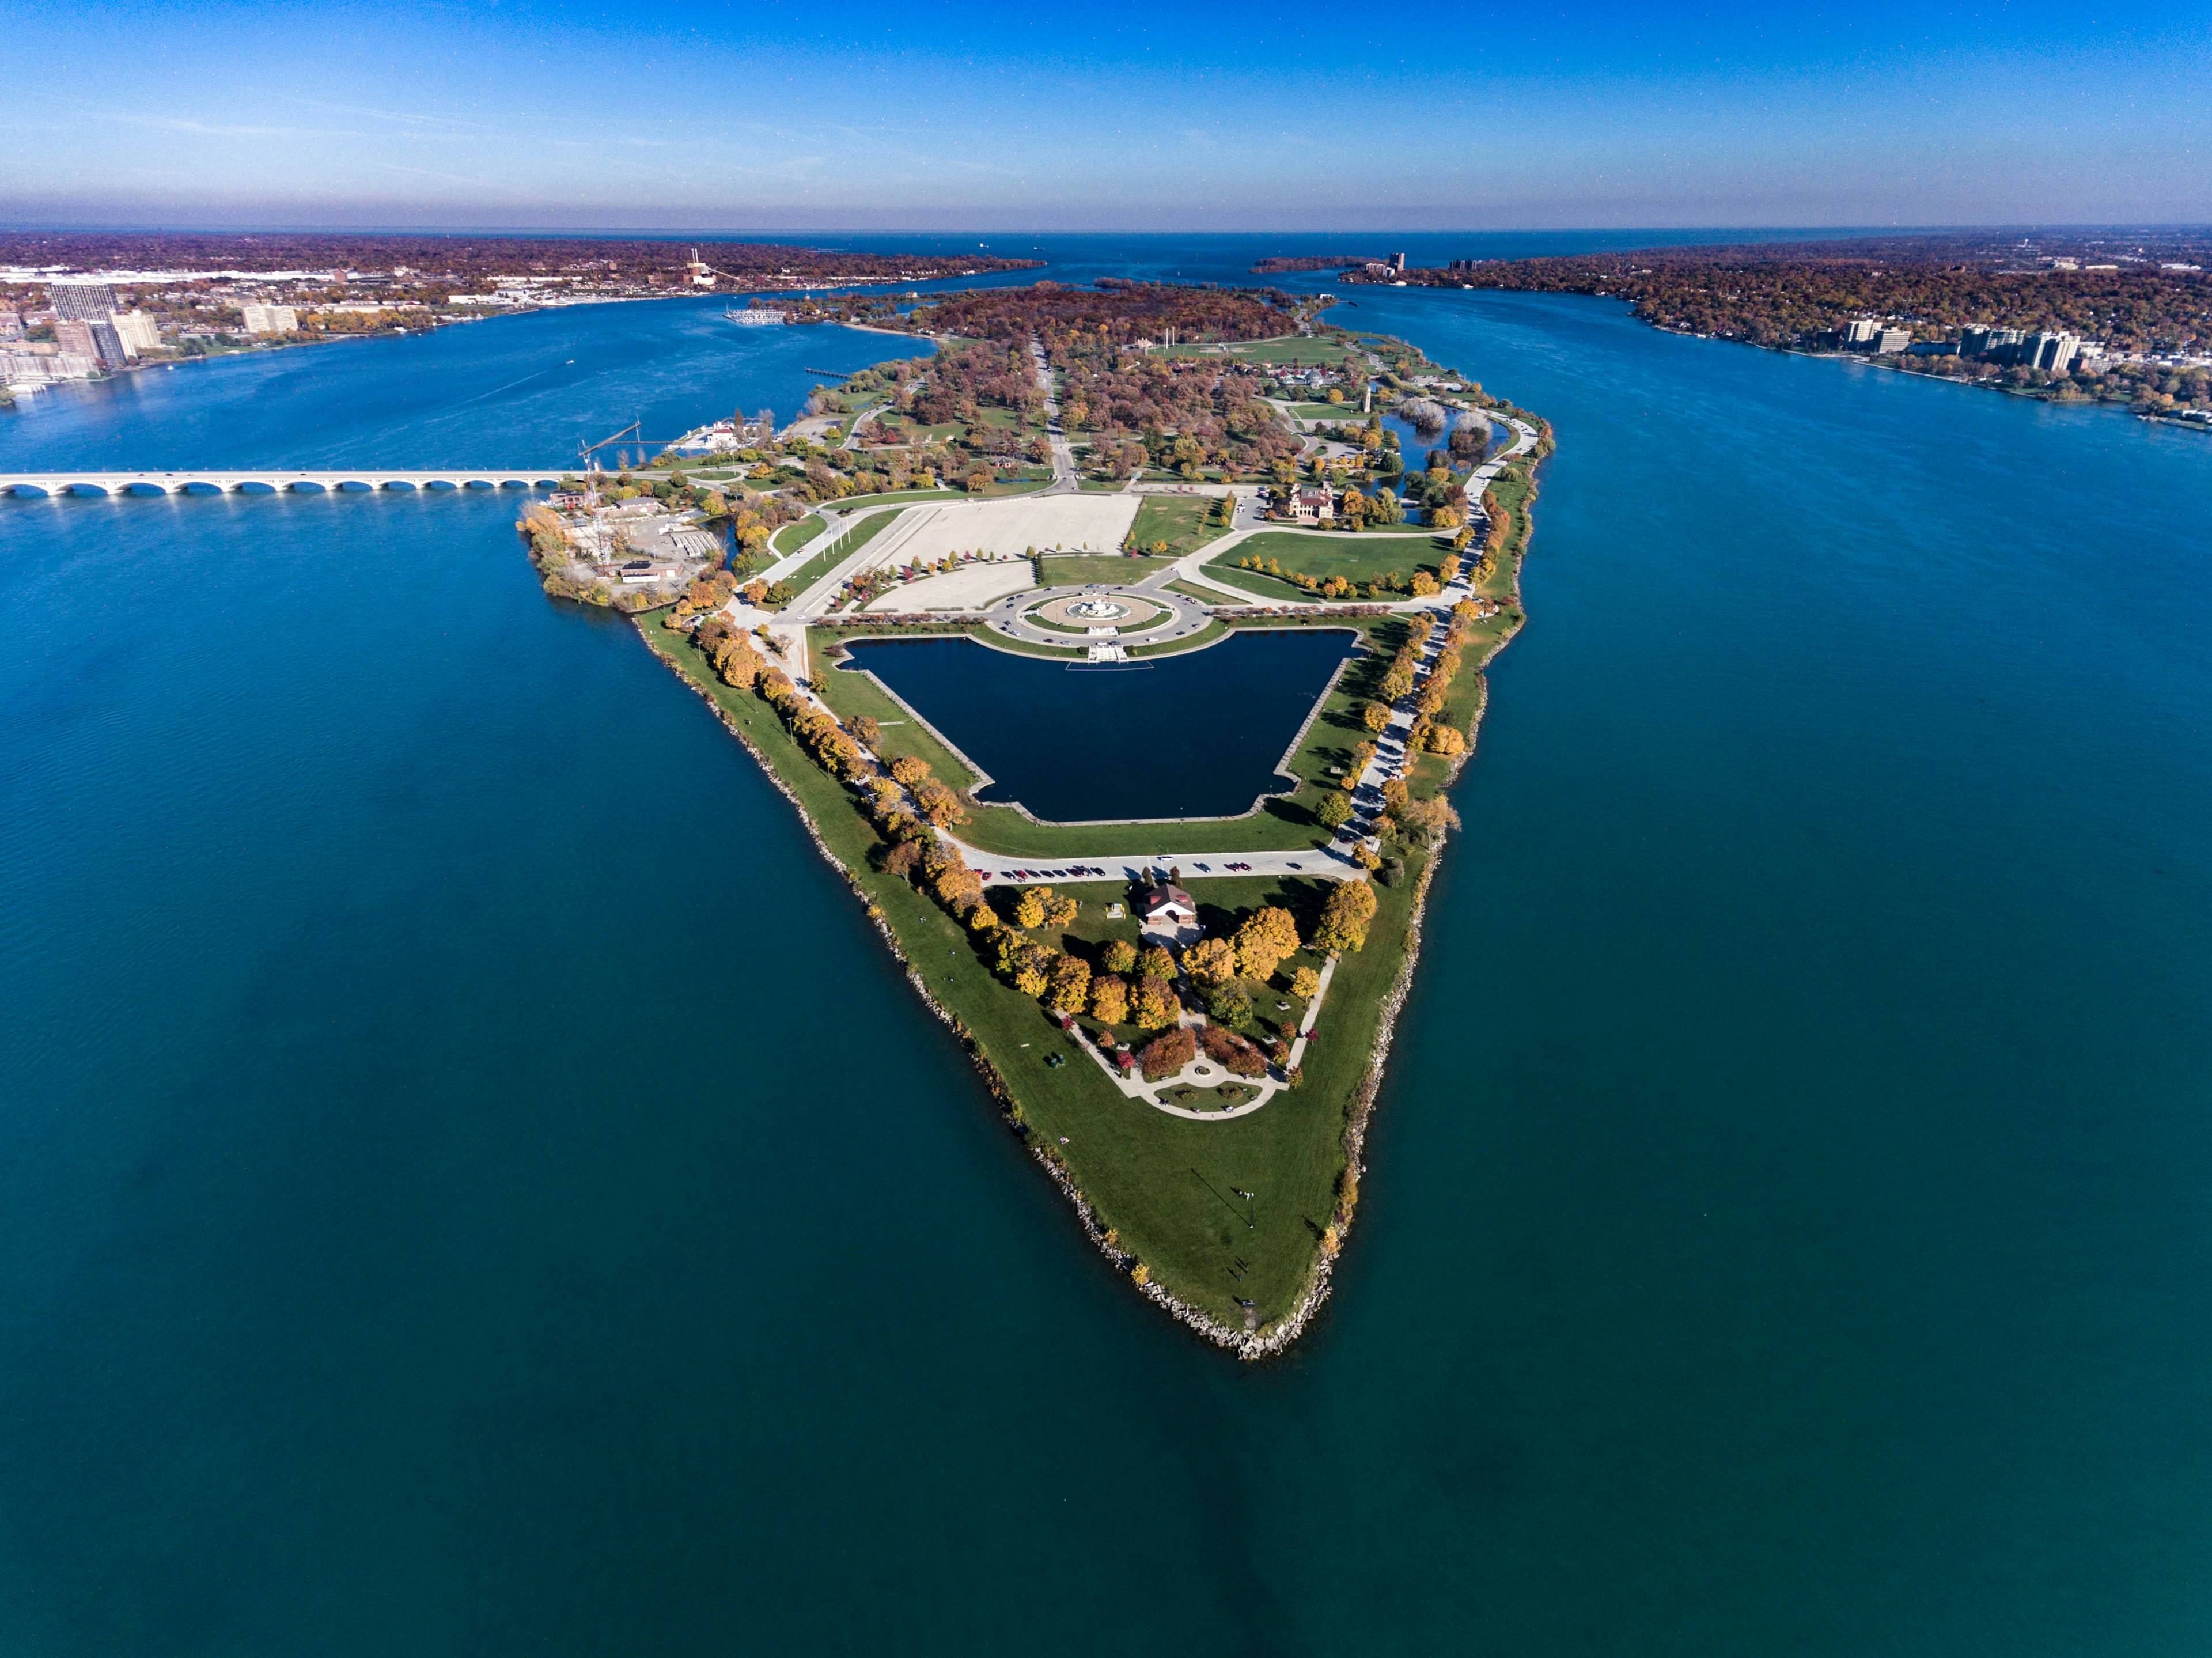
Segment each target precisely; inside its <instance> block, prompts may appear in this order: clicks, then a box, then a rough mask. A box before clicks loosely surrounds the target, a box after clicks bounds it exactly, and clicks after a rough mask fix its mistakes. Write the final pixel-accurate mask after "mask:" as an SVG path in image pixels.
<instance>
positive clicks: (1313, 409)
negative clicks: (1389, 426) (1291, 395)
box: [1291, 403, 1367, 426]
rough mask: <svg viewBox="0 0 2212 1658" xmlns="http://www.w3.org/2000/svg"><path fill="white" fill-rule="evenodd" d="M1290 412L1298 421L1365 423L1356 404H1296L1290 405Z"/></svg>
mask: <svg viewBox="0 0 2212 1658" xmlns="http://www.w3.org/2000/svg"><path fill="white" fill-rule="evenodd" d="M1291 413H1292V414H1293V415H1296V416H1297V417H1298V418H1299V419H1300V420H1328V421H1346V420H1348V421H1351V422H1353V423H1354V424H1356V425H1362V426H1364V425H1365V424H1366V422H1367V416H1364V415H1363V414H1361V413H1360V412H1359V405H1358V404H1356V403H1297V404H1291Z"/></svg>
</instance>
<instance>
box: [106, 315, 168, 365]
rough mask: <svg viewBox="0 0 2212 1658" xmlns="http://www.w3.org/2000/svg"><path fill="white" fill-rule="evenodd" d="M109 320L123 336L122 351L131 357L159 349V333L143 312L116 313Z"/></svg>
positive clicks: (151, 320) (152, 321)
mask: <svg viewBox="0 0 2212 1658" xmlns="http://www.w3.org/2000/svg"><path fill="white" fill-rule="evenodd" d="M110 320H111V321H112V322H113V323H114V325H115V331H116V332H117V333H118V334H120V335H122V336H123V349H125V351H128V352H129V353H130V354H131V355H132V356H134V357H135V356H137V355H140V354H141V353H142V352H146V351H158V350H160V349H161V330H160V329H159V328H157V327H155V325H154V319H152V318H151V317H149V316H148V315H147V314H146V313H144V312H143V311H118V313H116V314H115V315H114V316H113V317H112V318H111V319H110Z"/></svg>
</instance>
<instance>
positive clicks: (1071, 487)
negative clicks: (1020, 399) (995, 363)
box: [1030, 340, 1083, 495]
mask: <svg viewBox="0 0 2212 1658" xmlns="http://www.w3.org/2000/svg"><path fill="white" fill-rule="evenodd" d="M1030 361H1032V362H1033V363H1035V364H1036V377H1037V384H1038V385H1039V386H1042V387H1043V388H1044V431H1045V440H1046V441H1047V442H1048V443H1049V444H1050V445H1051V446H1052V482H1051V483H1048V484H1047V485H1045V487H1044V488H1043V489H1040V490H1038V491H1037V493H1038V494H1039V495H1073V494H1074V493H1075V492H1076V491H1077V490H1079V489H1081V488H1082V487H1083V484H1082V479H1081V478H1080V477H1079V476H1078V475H1077V472H1076V470H1075V451H1074V449H1073V447H1072V446H1070V445H1069V443H1068V441H1067V434H1066V432H1064V431H1063V430H1061V429H1060V392H1059V390H1058V389H1057V387H1056V386H1054V381H1053V378H1052V366H1051V365H1050V364H1049V363H1048V362H1046V361H1045V360H1044V347H1043V346H1042V345H1041V344H1040V343H1037V342H1036V340H1031V341H1030Z"/></svg>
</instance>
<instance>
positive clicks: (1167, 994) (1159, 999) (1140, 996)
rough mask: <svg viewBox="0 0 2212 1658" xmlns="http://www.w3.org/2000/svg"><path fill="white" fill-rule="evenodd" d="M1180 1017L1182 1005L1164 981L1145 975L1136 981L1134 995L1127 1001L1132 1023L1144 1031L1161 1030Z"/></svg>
mask: <svg viewBox="0 0 2212 1658" xmlns="http://www.w3.org/2000/svg"><path fill="white" fill-rule="evenodd" d="M1129 1017H1130V1019H1131V1020H1132V1022H1133V1023H1135V1024H1137V1025H1138V1026H1139V1028H1140V1029H1146V1030H1161V1029H1165V1028H1166V1027H1168V1026H1169V1025H1171V1024H1173V1023H1175V1022H1176V1020H1177V1019H1179V1018H1181V1017H1182V1002H1180V1001H1179V1000H1177V999H1176V993H1175V992H1174V991H1173V990H1171V989H1170V988H1169V987H1168V981H1166V980H1165V979H1161V978H1156V977H1154V976H1152V975H1150V974H1147V975H1146V976H1145V977H1143V978H1141V979H1139V980H1138V981H1137V992H1136V994H1135V995H1133V996H1132V997H1131V998H1130V999H1129Z"/></svg>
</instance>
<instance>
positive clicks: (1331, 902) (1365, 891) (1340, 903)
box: [1313, 881, 1375, 950]
mask: <svg viewBox="0 0 2212 1658" xmlns="http://www.w3.org/2000/svg"><path fill="white" fill-rule="evenodd" d="M1374 919H1375V893H1374V890H1373V889H1371V888H1370V887H1369V885H1368V884H1367V883H1366V882H1364V881H1339V882H1338V883H1337V884H1336V885H1335V886H1334V888H1333V889H1331V890H1330V892H1329V895H1328V902H1325V903H1323V904H1322V908H1321V925H1320V926H1317V927H1316V928H1315V929H1314V937H1313V942H1314V948H1315V949H1316V950H1358V949H1360V948H1361V947H1362V946H1364V944H1366V943H1367V924H1368V923H1369V922H1370V921H1371V920H1374Z"/></svg>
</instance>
